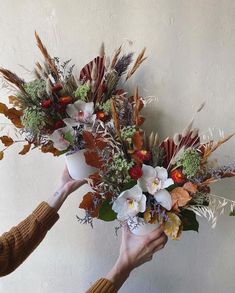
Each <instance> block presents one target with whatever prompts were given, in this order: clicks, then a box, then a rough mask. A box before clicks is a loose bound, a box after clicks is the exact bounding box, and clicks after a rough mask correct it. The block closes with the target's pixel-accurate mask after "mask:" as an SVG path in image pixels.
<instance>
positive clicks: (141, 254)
mask: <svg viewBox="0 0 235 293" xmlns="http://www.w3.org/2000/svg"><path fill="white" fill-rule="evenodd" d="M166 243H167V236H166V234H165V233H164V232H163V230H162V228H161V226H160V227H158V228H157V229H155V230H154V231H152V232H151V233H148V234H146V235H143V236H138V235H135V234H133V233H131V231H130V229H129V227H128V226H127V225H125V226H124V228H123V232H122V243H121V247H120V254H119V260H118V261H119V262H120V263H121V265H122V266H123V267H126V269H127V270H129V271H132V270H133V269H134V268H136V267H138V266H140V265H142V264H144V263H145V262H147V261H150V260H151V259H152V258H153V255H154V253H155V252H157V251H159V250H160V249H163V248H164V246H165V245H166Z"/></svg>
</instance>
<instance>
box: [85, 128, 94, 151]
mask: <svg viewBox="0 0 235 293" xmlns="http://www.w3.org/2000/svg"><path fill="white" fill-rule="evenodd" d="M83 139H84V142H85V145H86V148H88V149H94V148H95V139H94V136H93V134H92V133H91V132H89V131H83Z"/></svg>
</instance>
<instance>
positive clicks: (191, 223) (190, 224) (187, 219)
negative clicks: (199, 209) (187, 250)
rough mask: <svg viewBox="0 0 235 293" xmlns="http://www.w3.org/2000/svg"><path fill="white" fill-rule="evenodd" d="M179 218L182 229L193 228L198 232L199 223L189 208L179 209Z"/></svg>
mask: <svg viewBox="0 0 235 293" xmlns="http://www.w3.org/2000/svg"><path fill="white" fill-rule="evenodd" d="M180 219H181V221H182V224H183V231H189V230H193V231H197V232H198V228H199V223H198V221H197V219H196V215H195V213H194V212H193V211H189V210H183V211H181V213H180Z"/></svg>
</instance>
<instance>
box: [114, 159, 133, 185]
mask: <svg viewBox="0 0 235 293" xmlns="http://www.w3.org/2000/svg"><path fill="white" fill-rule="evenodd" d="M133 165H134V163H133V162H128V161H127V160H126V159H125V157H124V154H115V155H114V156H113V162H112V165H111V170H112V173H113V176H111V179H113V180H114V181H115V180H116V179H117V178H119V177H120V174H122V176H121V177H123V178H124V183H125V182H129V181H130V176H129V173H128V171H129V169H130V168H131V167H132V166H133Z"/></svg>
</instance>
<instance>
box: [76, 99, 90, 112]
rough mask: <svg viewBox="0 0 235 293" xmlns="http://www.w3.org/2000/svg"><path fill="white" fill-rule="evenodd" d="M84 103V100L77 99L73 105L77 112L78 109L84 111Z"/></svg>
mask: <svg viewBox="0 0 235 293" xmlns="http://www.w3.org/2000/svg"><path fill="white" fill-rule="evenodd" d="M86 104H87V103H86V102H84V101H82V100H78V101H76V102H75V103H74V104H73V105H74V107H75V108H76V109H77V112H79V111H82V112H84V111H85V108H86Z"/></svg>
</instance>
